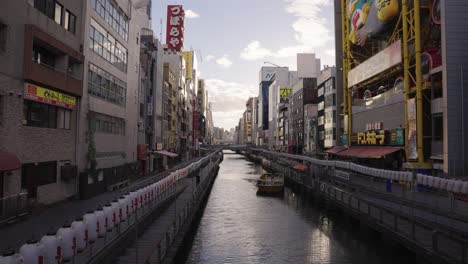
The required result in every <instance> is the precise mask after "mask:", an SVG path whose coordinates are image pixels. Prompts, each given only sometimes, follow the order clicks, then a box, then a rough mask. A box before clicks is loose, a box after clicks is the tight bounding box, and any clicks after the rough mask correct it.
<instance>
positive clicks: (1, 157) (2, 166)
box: [0, 152, 21, 171]
mask: <svg viewBox="0 0 468 264" xmlns="http://www.w3.org/2000/svg"><path fill="white" fill-rule="evenodd" d="M19 168H21V162H20V161H19V159H18V157H16V155H15V154H13V153H10V152H0V171H12V170H17V169H19Z"/></svg>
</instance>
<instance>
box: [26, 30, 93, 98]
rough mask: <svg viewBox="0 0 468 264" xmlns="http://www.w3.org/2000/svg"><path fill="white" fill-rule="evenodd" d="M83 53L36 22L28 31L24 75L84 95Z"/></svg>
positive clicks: (32, 79) (35, 80) (67, 91)
mask: <svg viewBox="0 0 468 264" xmlns="http://www.w3.org/2000/svg"><path fill="white" fill-rule="evenodd" d="M83 59H84V58H83V55H82V54H81V53H79V52H77V51H75V50H73V49H72V48H70V47H68V46H66V45H65V44H63V43H61V42H60V41H58V40H57V39H55V38H53V37H51V36H49V35H48V34H46V33H44V32H42V31H41V30H40V29H38V28H36V27H35V26H33V25H27V26H26V30H25V42H24V60H23V70H24V72H23V78H24V79H26V80H31V81H34V82H37V83H41V84H44V85H47V86H51V87H54V88H56V89H57V90H60V91H64V92H66V93H69V94H72V95H77V96H81V95H82V93H83V80H82V74H83Z"/></svg>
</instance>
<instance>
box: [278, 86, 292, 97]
mask: <svg viewBox="0 0 468 264" xmlns="http://www.w3.org/2000/svg"><path fill="white" fill-rule="evenodd" d="M291 92H292V88H289V87H281V88H280V97H281V98H285V97H288V96H289V95H290V94H291Z"/></svg>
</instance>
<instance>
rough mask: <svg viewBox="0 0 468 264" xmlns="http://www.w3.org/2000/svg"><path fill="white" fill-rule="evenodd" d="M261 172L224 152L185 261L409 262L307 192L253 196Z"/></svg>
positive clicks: (409, 259)
mask: <svg viewBox="0 0 468 264" xmlns="http://www.w3.org/2000/svg"><path fill="white" fill-rule="evenodd" d="M262 172H263V169H262V168H261V167H260V166H258V165H255V164H253V163H251V162H249V161H247V160H246V159H245V158H243V157H242V156H240V155H235V154H234V155H232V154H230V155H225V156H224V161H223V163H222V164H221V168H220V171H219V175H218V178H217V179H216V182H215V184H214V186H213V189H212V193H211V195H210V197H209V200H208V204H207V207H206V209H205V212H204V215H203V217H202V219H201V222H200V225H199V228H198V230H197V232H196V235H195V238H194V242H193V246H192V248H191V250H190V253H189V255H188V258H187V263H213V264H214V263H413V262H412V261H413V259H412V258H411V256H409V255H401V253H402V252H401V250H397V249H395V247H394V246H389V245H387V244H386V243H384V242H383V240H382V239H377V238H375V237H371V238H369V237H368V236H365V235H362V234H361V233H362V232H364V231H361V230H360V229H359V228H356V227H355V226H353V225H352V224H350V223H349V221H345V220H343V219H341V218H342V216H340V215H338V216H334V215H333V214H330V213H329V212H327V211H326V210H324V209H323V208H321V207H320V206H319V205H318V203H317V202H314V201H313V200H312V198H310V197H304V195H300V194H297V193H295V192H294V191H293V190H291V189H289V188H286V189H285V193H284V197H283V198H274V197H262V196H257V195H256V186H255V182H256V180H257V179H258V177H259V176H260V175H261V173H262ZM403 253H404V252H403Z"/></svg>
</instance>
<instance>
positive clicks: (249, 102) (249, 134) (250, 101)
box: [244, 97, 254, 144]
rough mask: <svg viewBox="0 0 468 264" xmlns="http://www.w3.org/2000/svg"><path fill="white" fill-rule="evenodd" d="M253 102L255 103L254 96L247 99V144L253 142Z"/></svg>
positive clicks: (245, 115) (245, 116) (245, 117)
mask: <svg viewBox="0 0 468 264" xmlns="http://www.w3.org/2000/svg"><path fill="white" fill-rule="evenodd" d="M253 103H254V98H253V97H250V98H249V99H248V100H247V103H246V104H245V107H246V111H245V114H244V122H245V133H246V135H245V138H246V141H245V143H246V144H252V121H253V119H252V112H253Z"/></svg>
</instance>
